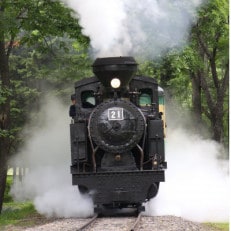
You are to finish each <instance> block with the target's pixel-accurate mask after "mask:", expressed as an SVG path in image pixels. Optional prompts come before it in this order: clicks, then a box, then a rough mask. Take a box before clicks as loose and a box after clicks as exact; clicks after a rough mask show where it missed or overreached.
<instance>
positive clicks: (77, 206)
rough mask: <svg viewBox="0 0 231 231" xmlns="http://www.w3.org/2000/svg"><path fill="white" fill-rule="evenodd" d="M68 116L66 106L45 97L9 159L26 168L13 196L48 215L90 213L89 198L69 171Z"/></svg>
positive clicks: (84, 215) (15, 186)
mask: <svg viewBox="0 0 231 231" xmlns="http://www.w3.org/2000/svg"><path fill="white" fill-rule="evenodd" d="M69 123H70V118H69V116H68V107H64V106H63V105H62V104H61V103H60V102H59V101H58V100H57V99H55V98H50V99H46V101H44V104H43V108H42V110H41V111H40V113H39V114H38V119H37V121H36V122H34V124H32V125H30V126H27V127H26V128H25V133H27V135H28V134H29V136H30V137H29V138H28V140H27V143H26V145H25V147H23V148H22V150H21V151H20V153H18V155H17V156H16V157H15V158H14V159H13V160H12V161H11V162H12V163H13V164H14V165H15V166H25V167H27V168H29V170H28V173H27V174H26V175H25V177H23V181H22V182H16V184H14V185H13V188H12V189H11V193H12V195H13V196H14V198H15V199H18V200H25V199H30V200H33V202H34V205H35V207H36V209H37V210H38V212H40V213H41V214H44V215H46V216H48V217H51V216H53V217H87V216H90V215H91V214H93V204H92V201H91V199H89V198H87V197H84V196H82V195H81V194H80V193H79V191H78V189H77V187H76V186H72V183H71V174H70V163H71V155H70V139H69V138H70V135H69Z"/></svg>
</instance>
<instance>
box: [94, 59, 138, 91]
mask: <svg viewBox="0 0 231 231" xmlns="http://www.w3.org/2000/svg"><path fill="white" fill-rule="evenodd" d="M137 65H138V64H137V63H136V61H135V59H134V58H133V57H130V56H127V57H121V56H120V57H107V58H97V59H96V60H95V62H94V63H93V65H92V66H93V72H94V74H95V75H96V76H97V78H98V79H99V81H100V82H101V83H102V84H103V85H104V86H105V87H110V86H111V85H110V83H111V80H112V79H114V78H117V79H119V80H120V82H121V85H120V87H125V86H127V85H128V83H129V82H130V80H131V78H132V76H133V75H134V74H135V72H136V71H137Z"/></svg>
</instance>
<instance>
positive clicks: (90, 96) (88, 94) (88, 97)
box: [81, 91, 96, 108]
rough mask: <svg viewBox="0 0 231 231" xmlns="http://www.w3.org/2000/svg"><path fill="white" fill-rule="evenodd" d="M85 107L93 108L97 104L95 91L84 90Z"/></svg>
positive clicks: (82, 99) (82, 98)
mask: <svg viewBox="0 0 231 231" xmlns="http://www.w3.org/2000/svg"><path fill="white" fill-rule="evenodd" d="M81 101H82V107H83V108H93V107H95V105H96V102H95V96H94V92H93V91H83V92H82V94H81Z"/></svg>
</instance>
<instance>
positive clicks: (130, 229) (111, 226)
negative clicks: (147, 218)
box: [76, 213, 141, 231]
mask: <svg viewBox="0 0 231 231" xmlns="http://www.w3.org/2000/svg"><path fill="white" fill-rule="evenodd" d="M140 221H141V213H139V214H138V216H137V217H110V218H109V217H108V218H105V217H104V218H99V216H98V214H95V215H94V216H93V217H92V218H91V219H90V220H88V221H87V222H86V223H84V224H83V225H82V226H81V227H78V228H77V229H76V231H93V230H94V231H97V230H100V231H102V227H103V228H104V229H105V230H120V231H121V230H124V231H136V230H137V227H138V225H139V223H140Z"/></svg>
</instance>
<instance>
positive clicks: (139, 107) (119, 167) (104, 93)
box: [70, 57, 167, 208]
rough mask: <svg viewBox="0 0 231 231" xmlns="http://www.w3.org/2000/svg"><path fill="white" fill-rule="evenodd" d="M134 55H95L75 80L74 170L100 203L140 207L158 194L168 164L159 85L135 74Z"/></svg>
mask: <svg viewBox="0 0 231 231" xmlns="http://www.w3.org/2000/svg"><path fill="white" fill-rule="evenodd" d="M136 70H137V63H136V61H135V60H134V58H133V57H110V58H100V59H96V61H95V62H94V63H93V72H94V74H95V75H96V76H94V77H91V78H86V79H83V80H80V81H78V82H76V84H75V97H76V104H75V108H76V115H75V116H74V117H73V120H72V121H73V122H72V123H71V125H70V131H71V157H72V158H71V161H72V166H71V173H72V182H73V185H78V186H79V189H80V191H81V192H87V191H91V190H93V191H95V194H94V196H93V200H94V203H95V204H96V206H97V207H100V206H109V207H115V208H117V207H120V208H121V207H138V206H140V205H141V204H142V203H143V202H145V201H147V200H149V199H151V198H152V197H154V196H155V195H156V194H157V192H158V188H159V182H162V181H164V180H165V179H164V169H165V168H166V167H167V165H166V161H165V151H164V131H163V120H162V118H161V113H159V101H158V84H157V82H156V80H155V79H154V78H150V77H146V76H135V75H134V74H135V72H136Z"/></svg>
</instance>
